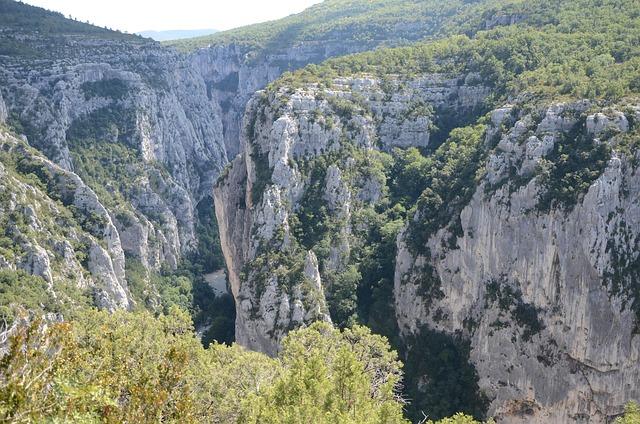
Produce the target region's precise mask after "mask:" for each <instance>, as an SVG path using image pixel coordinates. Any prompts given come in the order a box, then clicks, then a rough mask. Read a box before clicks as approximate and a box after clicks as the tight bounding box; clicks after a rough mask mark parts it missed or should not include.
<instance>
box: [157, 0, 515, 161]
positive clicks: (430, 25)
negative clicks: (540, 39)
mask: <svg viewBox="0 0 640 424" xmlns="http://www.w3.org/2000/svg"><path fill="white" fill-rule="evenodd" d="M500 3H502V2H501V1H498V0H481V1H457V0H456V1H451V2H440V1H435V0H434V1H431V0H430V1H406V0H402V1H400V0H376V1H363V0H356V1H353V0H331V1H325V2H322V3H320V4H318V5H315V6H313V7H311V8H309V9H307V10H306V11H304V12H302V13H300V14H297V15H292V16H290V17H287V18H284V19H280V20H277V21H273V22H268V23H264V24H257V25H251V26H248V27H243V28H239V29H236V30H231V31H224V32H221V33H218V34H215V35H213V36H211V37H203V38H197V39H193V40H181V41H178V42H175V43H170V44H169V45H171V46H174V47H176V48H179V49H181V50H183V51H187V52H189V53H190V57H191V60H192V62H193V63H194V64H195V66H196V67H197V68H198V69H199V71H200V74H201V75H202V77H203V79H204V80H205V82H206V83H207V88H208V93H209V97H210V98H211V99H212V100H213V101H214V102H215V103H217V104H218V105H219V106H220V109H221V111H222V115H221V118H222V124H223V130H224V139H225V146H226V149H227V152H228V155H229V157H230V158H232V157H233V156H235V155H236V154H237V153H238V152H240V151H241V150H242V146H241V145H240V144H241V138H240V132H241V126H242V125H241V124H242V115H243V113H244V110H245V108H246V105H247V102H248V101H249V99H250V98H251V96H252V95H253V94H254V93H255V92H256V91H257V90H260V89H263V88H264V87H266V86H267V85H268V84H269V83H270V82H272V81H274V80H275V79H277V78H278V77H279V76H280V75H282V73H284V72H286V71H292V70H295V69H299V68H301V67H303V66H305V65H307V64H310V63H320V62H322V61H324V60H325V59H328V58H331V57H337V56H343V55H346V54H350V53H356V52H362V51H367V50H372V49H375V48H377V47H379V46H385V45H386V46H395V45H406V44H409V43H411V42H415V41H417V40H420V39H423V38H425V37H435V36H439V35H441V34H443V33H444V32H445V28H447V25H448V24H449V23H451V22H453V21H452V19H454V17H455V16H457V14H460V13H462V12H463V11H468V13H469V15H470V16H475V15H476V14H478V15H481V16H482V15H483V11H485V9H486V8H487V7H488V5H492V4H500ZM508 23H509V22H508V21H507V22H506V24H508ZM502 24H505V23H504V22H501V21H500V20H497V21H496V22H495V25H502ZM483 25H484V22H483Z"/></svg>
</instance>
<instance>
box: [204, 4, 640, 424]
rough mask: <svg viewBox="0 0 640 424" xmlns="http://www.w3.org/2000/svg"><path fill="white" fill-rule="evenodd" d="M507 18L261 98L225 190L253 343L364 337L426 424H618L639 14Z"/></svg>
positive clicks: (631, 317)
mask: <svg viewBox="0 0 640 424" xmlns="http://www.w3.org/2000/svg"><path fill="white" fill-rule="evenodd" d="M502 7H504V9H501V8H498V7H496V8H495V9H492V12H491V13H492V14H493V15H502V16H517V17H518V18H517V19H515V18H514V19H509V20H508V22H509V25H506V26H498V27H496V28H490V29H485V30H483V31H475V32H474V31H471V32H467V31H466V30H465V34H464V35H453V36H449V37H446V38H442V39H439V40H433V41H429V42H424V43H418V44H416V45H413V46H408V47H400V48H392V49H378V50H376V51H375V52H367V53H361V54H355V55H351V56H346V57H344V58H337V59H331V60H329V61H327V62H325V63H323V64H321V65H310V66H307V67H305V68H304V69H302V70H300V71H296V72H292V73H288V74H286V75H284V76H283V77H282V78H280V79H278V80H277V81H276V82H274V83H273V84H271V85H270V86H269V87H268V88H267V89H266V90H265V91H264V92H261V93H259V94H258V95H257V96H255V97H254V98H253V99H252V101H251V102H250V103H249V106H248V108H247V113H246V116H245V120H244V122H245V126H244V128H243V132H242V137H243V143H242V144H243V145H244V152H242V153H241V154H240V156H239V157H237V158H236V159H235V160H234V161H233V162H232V164H231V166H230V167H229V169H228V171H226V172H225V174H224V176H223V178H222V179H221V180H220V182H219V183H218V186H217V187H216V191H215V200H216V213H217V216H218V223H219V226H220V234H221V239H222V249H223V252H224V254H225V259H226V263H227V267H228V271H229V278H230V283H231V288H232V291H233V294H234V296H235V297H236V299H237V302H239V308H238V310H237V318H236V338H237V340H238V341H239V342H240V343H241V344H243V345H246V346H249V347H251V348H253V349H257V350H261V351H266V352H275V351H277V349H278V346H279V343H280V340H281V338H282V337H284V335H285V334H286V333H287V331H288V329H289V328H291V327H297V326H300V325H304V324H305V323H307V322H311V321H314V320H318V319H321V320H328V319H330V320H331V321H332V322H333V323H334V324H336V325H339V326H349V325H351V324H352V323H355V322H358V323H364V324H366V325H368V326H369V327H370V328H373V329H374V331H376V332H379V333H382V334H385V335H386V336H387V337H389V339H390V340H392V341H393V344H394V346H395V347H396V348H397V349H399V350H400V351H401V352H402V358H403V359H404V361H405V367H406V368H405V369H406V371H407V377H406V380H405V384H406V389H407V396H408V397H409V398H411V399H414V402H413V403H412V405H411V406H410V407H409V408H410V411H411V414H413V415H412V417H413V418H414V419H418V418H419V417H420V413H421V412H420V411H421V410H422V411H423V412H425V411H426V412H429V414H430V416H436V417H440V416H446V415H450V414H452V413H453V412H455V411H457V410H462V411H465V412H467V413H470V414H474V415H475V416H477V417H483V416H484V415H485V414H486V413H488V414H489V415H491V416H494V417H496V418H499V419H501V420H504V421H505V422H579V421H580V420H582V419H583V418H585V417H589V418H590V419H591V420H593V422H606V421H607V420H610V419H611V418H612V417H614V416H616V415H617V414H619V413H621V412H622V409H623V406H624V401H625V400H629V399H633V398H634V397H635V396H637V395H638V394H637V393H636V392H635V391H634V389H632V388H631V387H633V383H632V382H633V381H634V379H635V378H636V377H637V373H638V368H637V367H636V366H635V365H633V364H634V359H633V358H635V355H636V354H637V352H638V344H637V343H638V342H637V339H636V337H635V331H636V330H634V329H635V328H636V325H637V322H638V317H639V316H640V310H638V309H637V308H636V306H634V305H637V301H636V300H635V296H636V295H637V294H636V293H637V291H636V290H637V288H636V285H637V284H636V283H637V278H636V275H637V274H636V261H637V254H636V253H632V252H635V251H636V247H635V246H636V241H637V240H639V239H640V234H638V232H637V228H638V226H637V224H636V221H637V219H638V215H637V213H636V203H637V202H636V200H635V199H636V195H635V194H633V193H634V190H635V188H634V187H637V184H638V180H637V174H636V171H637V169H636V167H637V155H638V150H637V140H638V137H639V133H638V127H637V122H638V118H639V117H640V115H638V111H639V110H640V104H639V99H640V87H639V86H638V80H637V78H638V77H637V76H638V75H639V73H638V64H639V63H640V62H639V56H640V50H638V49H637V47H636V46H637V45H638V44H637V42H636V40H637V38H638V36H639V35H640V20H639V18H638V17H639V16H640V14H639V12H640V10H639V9H638V7H639V6H638V4H636V2H631V1H628V2H626V3H624V4H620V2H598V4H597V6H596V5H595V4H593V2H589V1H575V2H559V1H556V2H553V1H534V2H531V1H529V2H526V3H525V2H509V3H508V4H506V5H503V6H502ZM485 18H486V16H484V17H482V18H481V19H479V20H478V21H479V22H484V21H485ZM594 22H597V24H596V25H594ZM467 24H468V25H473V21H472V20H471V21H467ZM578 282H579V283H578ZM602 322H608V323H614V324H612V328H613V329H612V328H610V327H608V326H607V327H604V326H602V325H600V323H602ZM578 323H579V324H578ZM583 332H584V333H583ZM585 333H588V334H589V336H588V337H583V334H585ZM265 335H267V336H265ZM601 340H606V343H604V345H601V344H600V341H601ZM604 346H610V347H612V346H615V348H612V349H614V351H615V352H616V353H615V354H614V353H612V352H611V351H610V350H609V349H607V348H604ZM497 358H502V359H497ZM614 376H615V377H614ZM445 380H447V381H448V382H444V381H445ZM425 381H428V382H430V384H425V383H424V382H425ZM621 381H623V382H625V383H623V384H620V382H621ZM460 382H464V383H462V384H461V383H460ZM531 393H534V395H531ZM531 396H533V398H532V397H531ZM620 399H624V400H622V401H621V400H620Z"/></svg>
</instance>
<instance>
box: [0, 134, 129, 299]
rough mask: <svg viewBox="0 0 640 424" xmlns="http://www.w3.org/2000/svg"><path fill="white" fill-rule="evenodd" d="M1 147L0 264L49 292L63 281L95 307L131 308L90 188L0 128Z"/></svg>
mask: <svg viewBox="0 0 640 424" xmlns="http://www.w3.org/2000/svg"><path fill="white" fill-rule="evenodd" d="M0 150H2V159H3V161H5V163H6V165H3V164H2V163H1V162H0V193H1V195H0V222H1V223H2V226H3V234H2V248H0V267H1V268H6V269H10V270H16V269H20V270H23V271H25V272H27V273H28V274H31V275H34V276H38V277H42V279H44V281H45V282H46V283H47V286H48V288H49V290H50V291H51V294H52V296H53V297H54V298H57V297H58V295H57V294H56V292H58V290H59V289H62V288H63V287H64V286H65V285H69V286H72V287H75V288H76V289H78V290H80V291H86V290H87V289H92V290H93V294H92V296H93V298H94V299H93V300H94V301H95V304H96V305H97V306H99V307H101V308H105V309H108V310H114V309H117V308H127V309H128V308H131V307H133V300H132V299H131V295H130V293H129V289H128V285H127V281H126V278H125V259H124V251H123V249H122V243H121V240H120V235H119V233H118V231H117V229H116V227H115V225H114V220H113V219H112V217H111V215H110V214H109V212H108V211H107V209H106V208H105V207H104V206H103V204H102V203H101V202H100V200H99V199H98V197H97V196H96V194H95V193H94V192H93V190H91V188H89V187H87V185H86V184H84V183H83V182H82V180H81V179H80V178H79V177H78V176H77V175H76V174H74V173H72V172H70V171H67V170H64V169H62V168H61V167H60V166H58V165H56V164H54V163H53V162H51V161H49V160H48V159H46V158H45V157H43V156H42V155H41V154H39V153H38V152H37V151H35V150H33V149H30V148H28V147H27V146H26V145H25V144H24V142H23V141H22V140H19V139H17V138H15V137H14V136H13V135H11V134H10V133H9V132H8V131H7V130H6V128H3V127H0Z"/></svg>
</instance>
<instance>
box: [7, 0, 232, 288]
mask: <svg viewBox="0 0 640 424" xmlns="http://www.w3.org/2000/svg"><path fill="white" fill-rule="evenodd" d="M3 7H6V8H7V11H6V12H7V13H22V15H19V16H23V17H29V16H30V14H32V15H33V18H32V25H31V26H24V25H23V26H16V27H8V28H4V30H3V32H2V35H1V36H0V41H1V42H2V43H3V45H9V46H15V48H14V50H13V51H11V54H8V55H2V56H0V122H6V123H7V125H8V126H9V127H11V128H12V130H13V131H14V132H16V133H19V134H22V135H23V136H24V137H25V140H26V141H27V143H28V144H29V145H30V146H32V147H34V148H36V149H38V150H39V151H40V152H42V153H44V154H45V155H46V156H47V157H48V158H49V159H50V160H51V161H53V162H54V163H55V164H57V165H59V166H60V167H62V168H63V169H65V170H67V171H69V172H73V173H74V175H75V176H74V178H76V179H78V178H79V179H81V181H79V182H78V184H80V183H82V185H85V186H89V187H91V190H92V192H93V193H94V194H93V196H94V197H95V196H97V198H96V199H93V200H92V202H94V203H95V202H97V203H99V204H100V205H101V206H100V207H101V208H103V209H105V210H104V211H103V212H104V213H106V214H108V215H109V216H110V225H111V227H112V228H111V230H110V231H111V232H112V233H113V234H114V237H116V238H117V239H118V243H117V247H116V246H111V245H109V244H107V245H106V246H105V249H106V250H107V253H108V254H109V255H111V256H114V255H115V256H116V257H121V259H122V263H119V264H118V265H117V266H116V268H117V270H116V274H117V275H118V281H119V282H120V283H124V282H125V279H126V277H125V275H124V272H125V270H124V258H123V257H122V255H123V252H124V254H126V256H127V257H128V258H131V259H134V260H136V261H139V262H140V263H142V264H143V265H144V266H145V267H146V268H148V269H149V270H155V271H158V270H160V268H161V266H165V267H167V268H169V269H171V268H175V267H176V266H177V265H178V263H179V262H180V260H181V259H182V258H184V257H185V256H186V255H188V254H191V253H192V252H194V251H195V250H196V248H197V246H198V237H199V235H198V234H197V233H196V227H197V225H198V211H197V208H198V205H199V203H200V202H204V203H209V202H212V200H211V190H212V186H213V183H214V181H215V179H216V178H217V177H218V175H219V172H220V170H221V169H222V168H223V167H224V165H225V164H226V162H227V157H226V152H225V148H224V144H223V137H222V125H221V122H220V119H219V111H218V110H217V105H216V104H215V103H213V102H211V101H209V99H208V98H207V93H206V86H205V82H204V81H203V80H202V78H201V77H200V75H199V73H198V72H197V70H196V69H195V68H194V67H193V66H192V65H191V64H190V62H189V61H188V60H187V59H186V58H185V57H184V56H183V55H181V54H179V53H176V52H174V51H171V50H170V49H166V48H163V47H162V46H160V45H159V44H158V43H155V42H152V41H150V40H144V39H142V38H139V37H135V36H128V35H125V34H119V33H116V32H113V31H107V30H104V29H100V28H96V27H92V26H89V25H85V24H81V23H78V22H75V21H70V20H67V19H64V18H63V17H61V16H58V15H57V14H54V13H50V12H47V11H43V10H41V9H36V8H31V7H30V6H27V5H19V4H14V3H11V2H8V4H7V5H5V4H3ZM14 9H15V10H14ZM3 10H4V9H3ZM41 15H42V16H41ZM40 18H42V19H45V18H46V19H49V20H50V22H51V25H49V26H48V27H47V26H45V28H43V29H41V30H40V31H38V28H40V25H41V20H40ZM20 19H24V18H20ZM16 20H18V18H16ZM54 23H55V25H54ZM112 247H113V249H114V250H113V251H111V249H112ZM49 253H50V254H51V252H49ZM96 254H97V253H96ZM101 269H102V270H104V276H105V278H110V277H108V275H109V274H110V270H108V269H107V268H104V267H102V268H94V269H92V270H91V271H92V272H93V273H100V272H101V271H100V270H101Z"/></svg>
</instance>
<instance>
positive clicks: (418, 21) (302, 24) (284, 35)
mask: <svg viewBox="0 0 640 424" xmlns="http://www.w3.org/2000/svg"><path fill="white" fill-rule="evenodd" d="M472 4H473V2H467V1H462V0H454V1H449V2H446V3H442V2H439V1H437V0H426V1H425V0H373V1H370V0H369V1H365V0H328V1H324V2H322V3H320V4H318V5H315V6H313V7H310V8H309V9H307V10H305V11H303V12H302V13H299V14H296V15H291V16H289V17H286V18H284V19H279V20H277V21H272V22H266V23H263V24H256V25H249V26H246V27H242V28H238V29H233V30H230V31H224V32H220V33H216V34H214V35H212V36H204V37H198V38H193V39H188V40H176V41H170V42H168V43H167V44H168V45H172V46H175V47H177V48H179V49H181V50H186V51H191V50H195V49H197V48H201V47H206V46H208V45H210V44H213V45H217V44H230V43H237V44H240V45H244V46H247V47H250V48H252V49H255V50H256V51H257V52H258V56H259V57H262V56H263V55H266V54H268V53H270V52H273V51H275V50H277V49H282V48H285V47H287V46H290V45H296V44H301V43H304V42H307V41H315V42H331V41H335V40H340V41H341V42H342V43H358V44H359V45H361V46H362V45H364V46H369V47H375V46H376V45H378V44H380V43H381V42H383V41H386V42H387V43H388V44H406V43H407V42H410V41H416V40H419V39H421V38H424V37H426V36H428V35H432V34H434V33H436V32H437V31H438V30H439V29H440V28H441V24H442V22H443V20H444V19H445V18H446V17H449V16H452V15H453V14H454V13H456V12H459V11H460V10H462V9H463V8H467V7H469V6H470V5H472Z"/></svg>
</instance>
